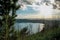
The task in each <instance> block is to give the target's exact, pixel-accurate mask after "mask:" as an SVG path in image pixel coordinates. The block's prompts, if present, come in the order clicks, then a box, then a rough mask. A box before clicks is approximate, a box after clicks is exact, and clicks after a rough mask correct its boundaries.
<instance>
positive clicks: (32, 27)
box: [15, 23, 44, 34]
mask: <svg viewBox="0 0 60 40" xmlns="http://www.w3.org/2000/svg"><path fill="white" fill-rule="evenodd" d="M24 27H27V28H28V31H30V33H32V34H33V33H37V32H40V31H42V30H43V28H44V24H43V23H15V28H16V29H17V30H18V29H19V30H21V29H23V28H24Z"/></svg>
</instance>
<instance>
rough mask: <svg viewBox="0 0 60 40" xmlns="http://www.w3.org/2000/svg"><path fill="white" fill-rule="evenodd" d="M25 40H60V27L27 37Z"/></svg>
mask: <svg viewBox="0 0 60 40" xmlns="http://www.w3.org/2000/svg"><path fill="white" fill-rule="evenodd" d="M25 40H60V27H58V28H56V27H55V28H53V29H48V30H45V31H44V32H40V33H37V34H34V35H31V36H27V37H26V38H25Z"/></svg>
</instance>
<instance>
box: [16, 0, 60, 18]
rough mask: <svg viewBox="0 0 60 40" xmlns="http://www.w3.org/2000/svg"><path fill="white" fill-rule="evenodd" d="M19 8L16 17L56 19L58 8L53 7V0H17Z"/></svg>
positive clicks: (58, 12)
mask: <svg viewBox="0 0 60 40" xmlns="http://www.w3.org/2000/svg"><path fill="white" fill-rule="evenodd" d="M18 3H19V4H20V5H21V8H19V9H18V10H17V12H16V13H17V15H18V16H17V17H16V18H17V19H52V18H54V19H57V18H60V16H59V15H60V10H58V9H57V8H55V9H53V5H52V4H55V1H54V0H19V1H18Z"/></svg>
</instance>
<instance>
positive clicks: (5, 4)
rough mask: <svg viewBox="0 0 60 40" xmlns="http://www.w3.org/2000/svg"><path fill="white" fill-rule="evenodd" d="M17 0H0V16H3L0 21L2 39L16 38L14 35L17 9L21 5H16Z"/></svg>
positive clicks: (0, 38) (0, 36)
mask: <svg viewBox="0 0 60 40" xmlns="http://www.w3.org/2000/svg"><path fill="white" fill-rule="evenodd" d="M17 1H18V0H0V14H1V15H0V16H1V17H2V19H1V21H0V23H1V24H0V40H12V39H13V40H15V36H14V35H15V34H16V32H15V31H14V28H13V25H14V23H15V17H16V10H17V9H18V8H19V5H16V3H17ZM10 14H11V15H10ZM10 34H11V35H10ZM12 35H13V36H12Z"/></svg>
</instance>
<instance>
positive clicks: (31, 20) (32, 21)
mask: <svg viewBox="0 0 60 40" xmlns="http://www.w3.org/2000/svg"><path fill="white" fill-rule="evenodd" d="M54 21H59V22H60V20H44V19H16V22H18V23H44V22H54Z"/></svg>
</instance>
